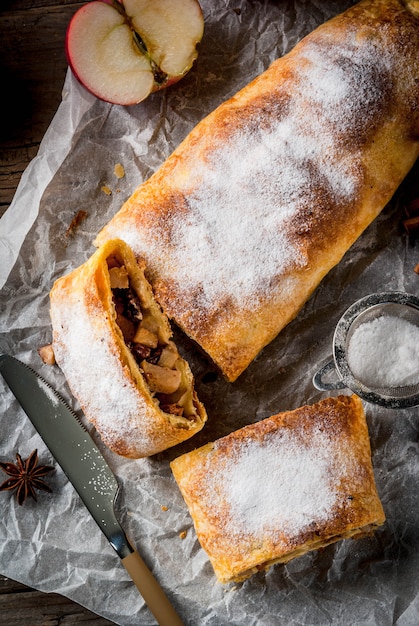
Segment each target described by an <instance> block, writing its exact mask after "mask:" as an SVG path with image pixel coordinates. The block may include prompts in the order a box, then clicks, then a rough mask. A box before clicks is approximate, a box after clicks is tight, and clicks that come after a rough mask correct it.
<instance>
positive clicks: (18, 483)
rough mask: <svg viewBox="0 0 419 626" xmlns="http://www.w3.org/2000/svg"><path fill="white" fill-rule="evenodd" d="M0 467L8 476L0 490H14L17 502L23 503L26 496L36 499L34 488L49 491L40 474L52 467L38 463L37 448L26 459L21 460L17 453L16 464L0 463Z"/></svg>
mask: <svg viewBox="0 0 419 626" xmlns="http://www.w3.org/2000/svg"><path fill="white" fill-rule="evenodd" d="M0 468H1V469H2V470H3V471H4V472H6V474H7V475H8V476H10V478H8V479H7V480H5V481H4V483H3V484H2V485H0V491H13V490H15V493H16V497H17V501H18V503H19V504H23V502H24V501H25V499H26V498H27V497H28V496H30V497H31V498H33V499H34V500H35V501H36V499H37V498H36V493H35V489H40V490H41V491H48V492H49V493H51V489H50V488H49V487H48V485H47V484H46V483H45V482H44V481H43V480H42V476H46V474H48V473H49V472H52V471H53V470H54V468H53V467H52V466H50V465H38V450H34V451H33V452H32V454H31V455H30V456H29V457H28V458H27V459H26V461H23V460H22V457H21V456H20V454H19V453H17V454H16V464H14V463H0Z"/></svg>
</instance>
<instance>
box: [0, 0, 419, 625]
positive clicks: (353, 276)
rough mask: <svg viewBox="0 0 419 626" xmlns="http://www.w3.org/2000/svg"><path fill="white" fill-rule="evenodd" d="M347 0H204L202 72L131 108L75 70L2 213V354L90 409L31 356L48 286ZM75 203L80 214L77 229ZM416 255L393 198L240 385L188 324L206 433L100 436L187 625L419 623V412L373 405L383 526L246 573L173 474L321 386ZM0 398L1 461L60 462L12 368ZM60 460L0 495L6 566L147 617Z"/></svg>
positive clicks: (104, 611)
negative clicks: (222, 557)
mask: <svg viewBox="0 0 419 626" xmlns="http://www.w3.org/2000/svg"><path fill="white" fill-rule="evenodd" d="M350 4H352V2H349V1H347V2H345V1H339V2H338V1H336V2H330V3H326V2H320V1H312V2H309V1H300V2H274V1H268V0H265V1H260V2H256V1H255V2H246V1H244V0H241V1H240V0H238V1H237V2H235V1H229V0H205V1H203V3H202V6H203V11H204V17H205V34H204V38H203V40H202V43H201V47H200V54H199V58H198V61H197V63H196V65H195V66H194V68H193V69H192V70H191V72H190V73H189V74H188V75H187V76H186V77H185V78H184V79H183V80H182V81H181V82H180V83H179V84H178V85H176V86H173V87H171V88H169V89H167V90H166V91H163V92H160V93H156V94H154V95H152V96H151V97H150V98H148V99H147V100H146V101H145V102H143V103H141V104H139V105H137V106H133V107H126V108H124V107H119V106H112V105H110V104H106V103H104V102H101V101H98V100H97V99H95V98H93V97H92V96H90V95H88V94H87V93H86V92H85V91H84V89H83V88H81V87H80V86H79V85H78V84H77V82H76V81H75V80H74V78H73V77H72V75H71V74H70V73H69V74H68V75H67V79H66V82H65V85H64V90H63V101H62V104H61V105H60V107H59V109H58V111H57V114H56V116H55V118H54V119H53V121H52V123H51V127H50V128H49V130H48V132H47V134H46V136H45V139H44V141H43V143H42V145H41V148H40V151H39V154H38V156H37V157H36V158H35V160H34V161H33V162H32V163H31V164H30V165H29V167H28V168H27V170H26V172H25V173H24V175H23V177H22V181H21V184H20V185H19V188H18V190H17V192H16V197H15V199H14V201H13V204H12V205H11V207H10V209H9V210H8V211H7V213H6V214H5V216H4V217H3V219H2V220H1V221H0V255H1V256H0V272H1V274H0V275H1V283H0V284H2V285H3V284H4V286H3V289H2V291H1V293H0V298H1V302H0V305H1V327H0V333H1V334H0V350H1V352H5V353H9V354H12V355H14V356H16V357H17V358H19V359H21V360H22V361H24V362H25V363H28V364H30V365H31V366H32V367H33V368H34V369H36V370H37V371H38V372H39V373H40V374H41V375H43V377H44V378H46V379H47V380H48V381H49V382H50V383H51V384H52V385H53V386H54V387H55V388H56V389H57V390H58V391H59V392H61V394H62V395H63V396H64V397H65V398H66V399H67V401H68V402H69V403H70V404H71V405H72V406H73V407H74V408H75V409H76V410H78V409H79V407H78V405H77V402H76V401H75V400H74V399H73V398H72V397H71V395H70V394H69V392H68V388H67V386H66V383H65V380H64V378H63V376H62V375H61V373H60V371H59V369H58V368H57V367H53V366H47V365H44V364H43V363H42V361H41V360H40V358H39V356H38V354H37V349H38V348H39V347H40V346H42V345H44V344H47V343H49V342H50V340H51V329H50V321H49V313H48V297H49V296H48V294H49V290H50V288H51V286H52V283H53V281H54V280H55V279H56V278H58V277H59V276H61V275H62V274H63V273H67V272H68V271H69V270H71V269H72V268H74V267H76V266H78V265H80V264H81V263H82V262H83V261H84V260H85V259H87V258H88V257H89V256H90V255H91V253H92V252H93V246H92V243H91V242H92V240H93V238H94V237H95V235H96V233H97V232H98V230H99V229H100V227H101V226H102V225H104V224H105V223H106V222H107V221H108V220H109V218H110V217H111V216H112V215H113V214H114V213H115V212H116V211H117V210H118V208H119V207H120V206H121V204H122V203H123V201H124V200H125V199H126V198H128V197H129V195H131V193H132V191H133V190H134V188H135V187H136V186H137V185H138V184H139V183H141V182H142V181H143V180H145V179H147V178H148V177H149V176H150V174H151V173H152V172H154V171H155V170H156V169H157V168H158V166H159V165H160V164H161V163H162V162H163V161H164V160H165V158H166V157H168V156H169V154H170V153H171V152H172V150H173V149H174V148H175V147H176V146H177V145H178V144H179V142H180V141H181V140H182V139H183V138H184V137H185V135H186V134H187V133H188V132H189V131H190V130H191V129H192V128H193V127H194V126H195V124H196V123H197V122H198V121H199V120H200V119H201V118H202V117H204V116H205V115H206V114H207V113H209V112H210V111H212V110H213V109H214V108H215V107H216V106H217V105H218V104H220V103H221V102H222V101H224V100H225V99H227V98H228V97H230V96H231V95H233V94H234V93H235V92H236V91H237V90H238V89H239V88H241V87H243V86H244V85H246V84H247V83H248V82H249V81H250V80H251V79H252V78H253V77H255V76H256V75H258V74H259V73H261V72H262V71H263V70H264V69H266V68H267V67H268V65H269V64H270V63H271V61H273V60H274V59H275V58H277V57H279V56H281V55H283V54H284V53H285V52H287V51H288V50H289V49H290V48H291V47H293V45H294V44H295V43H296V42H297V41H298V40H299V39H301V37H303V36H304V35H305V34H307V33H308V32H309V31H311V30H312V29H313V28H315V27H316V26H317V25H319V24H320V23H322V22H323V21H325V20H326V19H327V18H329V17H331V16H333V15H335V14H337V13H339V12H340V11H342V10H344V9H345V8H347V7H348V6H349V5H350ZM63 45H64V44H63ZM117 163H120V164H122V166H123V167H124V169H125V177H124V178H121V179H118V178H117V177H116V176H115V174H114V167H115V165H116V164H117ZM238 166H239V165H238ZM105 187H106V188H107V189H108V190H110V191H111V194H110V195H108V194H107V193H105V191H104V190H103V189H104V188H105ZM79 211H85V212H86V217H85V219H84V220H82V221H81V222H80V223H79V225H78V226H77V227H75V228H74V230H73V231H71V232H69V231H68V229H69V226H70V224H71V222H72V220H73V218H74V217H75V216H76V215H77V214H78V212H79ZM418 256H419V251H418V244H417V243H416V244H415V243H414V242H411V241H410V240H409V239H408V238H407V237H406V236H405V235H404V234H403V230H402V229H401V209H400V206H399V202H398V197H396V198H395V200H394V202H392V203H391V204H390V205H389V206H388V207H387V208H386V209H385V210H384V211H383V213H382V214H381V215H380V217H379V218H377V220H376V221H375V222H374V223H373V224H372V225H371V227H370V228H369V229H368V230H367V231H366V232H365V233H364V234H363V235H362V237H361V238H360V239H359V240H358V242H357V243H356V244H355V245H354V246H353V248H352V249H351V250H350V251H349V252H348V254H347V255H346V256H345V258H344V259H343V260H342V262H341V263H340V264H339V266H338V267H337V268H335V269H334V270H332V272H330V274H329V275H328V276H327V277H326V278H325V280H324V281H323V283H322V284H321V286H320V287H319V288H318V289H317V291H316V292H315V294H314V295H313V297H312V298H311V299H310V301H309V302H308V303H307V305H306V306H305V307H304V309H303V310H302V311H301V313H300V315H299V316H298V317H297V319H295V320H294V321H293V322H292V323H291V324H290V325H289V326H288V327H287V328H286V329H285V330H284V331H283V332H282V333H281V334H280V336H279V337H278V338H277V339H276V340H275V341H273V342H272V343H271V344H270V345H269V346H268V347H267V348H265V350H263V352H262V353H261V354H260V355H259V356H258V357H257V359H256V360H255V362H254V363H252V364H251V365H250V366H249V368H248V369H247V370H246V371H245V372H244V374H243V375H242V376H241V377H240V378H239V380H238V381H236V382H235V383H233V384H231V383H227V382H226V381H224V380H223V379H222V378H221V377H220V376H214V375H213V374H214V371H213V370H212V368H211V366H210V365H209V364H208V362H207V361H206V360H205V358H204V357H203V356H202V355H201V354H199V353H198V352H197V351H196V350H195V348H194V347H193V346H192V345H191V344H190V342H189V341H188V340H187V338H186V337H184V336H183V335H182V334H181V333H180V332H178V331H176V340H177V342H178V343H179V345H180V349H181V351H182V352H183V354H184V355H185V356H186V358H187V359H188V360H189V362H190V363H191V367H192V369H193V371H194V374H195V376H196V381H197V390H198V393H199V395H200V398H201V399H202V401H203V402H204V403H205V405H206V407H207V411H208V415H209V420H208V424H207V426H206V427H205V428H204V430H203V431H202V432H201V433H199V434H198V435H197V436H195V437H194V438H193V439H191V440H190V441H188V442H185V443H184V444H182V445H180V446H177V447H176V448H173V449H171V450H168V451H167V452H165V453H162V454H160V455H157V456H156V457H153V458H150V459H142V460H136V461H133V460H128V459H124V458H120V457H117V456H116V455H114V454H112V453H110V452H109V451H108V450H106V449H103V446H102V445H101V442H100V440H99V439H98V437H97V436H96V434H95V433H93V436H94V437H95V439H96V441H97V443H98V445H99V446H100V447H101V449H102V450H103V453H104V455H105V456H106V459H107V460H108V462H109V464H110V466H111V467H112V469H113V471H114V472H115V474H116V476H117V479H118V482H119V483H120V485H121V493H120V497H119V499H118V502H117V506H116V511H117V515H118V517H119V520H120V522H121V524H122V526H123V527H124V529H125V530H126V532H127V534H128V536H129V538H130V540H131V542H132V543H133V544H134V545H135V546H136V548H137V549H138V550H139V552H140V553H141V554H142V556H143V558H144V559H145V561H146V562H147V563H148V565H149V567H150V568H151V570H152V571H153V573H154V574H155V576H156V577H157V578H158V580H159V581H160V583H161V585H162V586H163V588H164V589H165V590H166V592H167V594H168V596H169V598H170V600H171V601H172V602H173V604H174V605H175V607H176V609H177V610H178V612H179V613H180V615H181V616H182V618H183V620H184V622H185V624H188V625H190V626H197V625H199V626H201V625H202V626H227V625H228V626H277V625H278V624H287V625H290V626H291V625H297V624H298V625H325V624H333V625H336V626H338V625H339V626H340V625H346V624H351V625H352V624H357V625H367V624H368V626H375V625H376V626H390V625H397V626H414V625H416V624H417V623H418V619H419V595H418V591H419V577H418V572H419V521H418V520H419V488H418V478H417V477H418V475H419V460H418V459H419V457H418V449H419V443H418V433H419V415H418V409H417V408H416V409H409V410H408V409H406V410H403V411H401V410H400V411H391V410H388V409H384V408H380V407H375V406H372V405H365V409H366V413H367V419H368V424H369V429H370V436H371V445H372V452H373V464H374V468H375V475H376V480H377V487H378V491H379V494H380V496H381V499H382V502H383V506H384V509H385V512H386V515H387V521H386V523H385V525H384V526H383V527H382V528H381V529H380V530H378V531H377V532H376V534H375V536H374V537H372V538H366V539H362V540H358V541H343V542H340V543H337V544H335V545H333V546H329V547H328V548H326V549H324V550H322V551H317V552H313V553H311V554H307V555H305V556H303V557H300V558H298V559H295V560H294V561H292V562H290V563H289V564H287V565H278V566H275V567H273V568H271V570H269V571H268V572H267V573H265V572H261V573H259V574H257V575H256V576H253V577H252V578H251V579H250V580H248V581H246V582H244V583H242V584H240V585H227V586H222V585H220V584H219V583H217V582H216V580H215V576H214V573H213V571H212V568H211V566H210V563H209V561H208V558H207V556H206V554H205V552H204V551H203V550H202V548H201V547H200V545H199V542H198V540H197V537H196V535H195V532H194V529H193V525H192V521H191V518H190V516H189V513H188V510H187V508H186V505H185V503H184V501H183V499H182V497H181V495H180V492H179V490H178V488H177V485H176V483H175V481H174V479H173V477H172V475H171V471H170V468H169V461H170V460H171V459H173V458H174V457H175V456H178V455H180V454H181V453H183V452H185V451H187V450H191V449H193V448H195V447H198V446H200V445H203V444H204V443H206V442H207V441H210V440H213V439H216V438H218V437H221V436H223V435H226V434H228V433H229V432H231V431H232V430H235V429H237V428H240V427H242V426H244V425H246V424H248V423H252V422H254V421H256V420H260V419H262V418H263V417H266V416H268V415H272V414H274V413H277V412H279V411H281V410H287V409H292V408H296V407H297V406H300V405H302V404H306V403H312V402H315V401H317V400H319V399H320V398H322V397H324V396H325V395H326V394H325V393H322V392H320V391H317V390H316V389H315V388H314V386H313V384H312V376H313V374H314V373H315V371H316V370H317V368H318V367H319V365H320V364H321V363H322V362H323V361H324V359H326V358H327V357H328V356H329V355H330V353H331V349H332V337H333V331H334V327H335V325H336V323H337V321H338V319H339V318H340V316H341V314H342V313H343V312H344V311H345V310H346V308H347V307H348V306H349V305H350V304H352V302H354V301H355V300H357V299H358V298H360V297H362V296H364V295H366V294H368V293H372V292H375V291H380V290H383V289H389V290H403V291H407V292H411V293H415V294H416V295H418V293H419V277H418V275H417V274H415V272H414V271H413V268H414V266H415V265H416V264H417V262H418V260H419V259H418ZM0 378H1V377H0ZM214 378H215V379H214ZM0 394H1V395H0V407H1V414H0V415H1V416H0V419H1V441H0V460H2V461H6V460H9V461H13V460H14V456H15V454H16V452H19V453H20V454H21V455H22V456H23V457H26V456H27V455H29V454H30V452H31V451H32V450H33V449H35V448H37V449H38V452H39V457H40V462H41V463H48V464H51V463H54V460H53V459H52V458H51V455H50V453H49V452H48V450H47V449H46V447H45V445H44V444H43V442H42V440H41V439H40V438H39V436H38V435H37V433H36V432H35V431H34V429H33V427H32V425H31V424H30V422H29V420H28V419H27V418H26V416H25V414H24V413H23V411H22V410H21V409H20V407H19V406H18V404H17V402H16V401H15V400H14V397H13V396H12V394H11V393H10V392H9V390H8V388H7V386H6V385H5V384H4V382H3V380H2V379H1V380H0ZM55 467H56V471H55V472H54V474H52V475H50V476H48V477H47V479H46V480H47V481H48V483H49V484H50V486H51V487H52V489H53V493H52V494H46V493H41V492H40V493H39V497H38V502H37V503H35V502H33V501H26V502H25V503H24V505H23V506H19V505H18V504H17V502H16V500H15V499H13V498H12V497H11V496H10V494H9V493H0V507H1V511H2V515H1V516H0V541H1V546H2V548H1V551H0V571H1V573H2V574H3V575H4V576H7V577H10V578H13V579H15V580H18V581H21V582H22V583H24V584H27V585H30V586H32V587H35V588H37V589H39V590H41V591H46V592H48V591H51V592H58V593H61V594H63V595H65V596H67V597H69V598H72V599H73V600H75V601H76V602H79V603H80V604H81V605H83V606H85V607H87V608H89V609H90V610H92V611H94V612H96V613H98V614H99V615H102V616H104V617H106V618H108V619H109V620H112V621H114V622H115V623H116V624H121V625H123V626H131V625H134V624H135V625H138V624H141V625H143V626H148V625H151V624H153V623H154V621H153V618H152V616H151V614H150V613H149V611H148V609H147V608H146V607H145V606H144V602H143V600H142V598H141V597H140V595H139V593H138V591H137V589H136V588H135V586H134V585H133V583H132V582H131V580H130V579H129V577H128V574H127V573H126V572H125V570H124V568H123V567H122V565H121V564H120V562H119V559H118V557H117V555H116V554H115V552H114V551H113V549H112V548H111V547H110V546H109V544H108V543H107V541H106V539H105V537H104V536H103V535H102V534H101V532H100V530H99V529H98V527H97V526H96V524H95V522H93V521H92V519H91V518H90V517H89V514H88V512H87V511H86V509H85V508H84V506H83V504H82V503H81V501H80V499H79V498H78V496H77V495H76V494H75V492H74V490H73V488H72V486H71V485H70V484H69V483H68V481H67V479H66V478H65V476H64V474H63V473H62V471H61V470H60V468H59V467H58V466H57V465H56V464H55ZM4 478H6V476H4ZM184 531H186V536H183V533H184Z"/></svg>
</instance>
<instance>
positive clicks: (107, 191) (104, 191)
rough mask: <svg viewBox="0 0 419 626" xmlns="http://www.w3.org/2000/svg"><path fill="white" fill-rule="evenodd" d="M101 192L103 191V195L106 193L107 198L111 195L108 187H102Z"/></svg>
mask: <svg viewBox="0 0 419 626" xmlns="http://www.w3.org/2000/svg"><path fill="white" fill-rule="evenodd" d="M101 190H102V191H103V193H106V195H107V196H111V195H112V189H110V187H108V185H102V187H101Z"/></svg>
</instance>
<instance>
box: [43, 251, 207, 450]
mask: <svg viewBox="0 0 419 626" xmlns="http://www.w3.org/2000/svg"><path fill="white" fill-rule="evenodd" d="M50 313H51V320H52V328H53V350H54V354H55V359H56V361H57V363H58V365H59V366H60V368H61V369H62V371H63V373H64V375H65V377H66V379H67V382H68V384H69V387H70V389H71V391H72V393H73V394H74V396H75V397H76V398H77V399H78V400H79V402H80V405H81V407H82V409H83V411H84V414H85V416H86V418H87V419H88V420H89V421H90V422H91V423H92V424H93V425H94V426H95V427H96V429H97V431H98V432H99V434H100V435H101V438H102V440H103V442H104V443H105V445H107V446H108V447H109V448H110V449H111V450H113V451H114V452H116V453H118V454H120V455H122V456H126V457H132V458H139V457H145V456H150V455H153V454H156V453H157V452H161V451H162V450H165V449H166V448H169V447H171V446H174V445H176V444H177V443H180V442H181V441H184V440H185V439H188V438H189V437H191V436H192V435H194V434H195V433H196V432H198V431H199V430H201V428H202V427H203V426H204V424H205V421H206V419H207V416H206V412H205V409H204V407H203V405H202V404H201V403H200V402H199V400H198V398H197V394H196V392H195V390H194V379H193V376H192V372H191V370H190V368H189V366H188V364H187V363H186V361H185V360H184V359H182V358H181V357H180V355H179V353H178V350H177V347H176V345H175V343H174V342H173V341H172V339H171V337H172V331H171V328H170V324H169V322H168V320H167V318H166V316H165V315H164V314H163V312H162V311H161V308H160V306H159V305H158V304H157V303H156V301H155V300H154V297H153V293H152V289H151V286H150V284H149V283H148V282H147V281H146V279H145V277H144V272H143V268H142V267H140V266H139V264H138V263H137V261H136V259H135V257H134V254H133V252H132V251H131V250H130V248H129V247H128V246H127V244H125V243H124V242H123V241H119V240H114V241H108V242H107V243H106V244H105V245H104V246H102V247H101V248H99V249H98V250H97V251H96V252H95V253H94V254H93V255H92V256H91V257H90V259H88V260H87V261H86V262H85V263H84V264H83V265H81V266H80V267H79V268H77V269H75V270H73V271H72V272H70V273H69V274H67V275H66V276H63V277H62V278H59V279H58V280H57V281H56V282H55V283H54V285H53V288H52V290H51V294H50Z"/></svg>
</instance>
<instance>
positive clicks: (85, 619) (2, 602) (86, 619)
mask: <svg viewBox="0 0 419 626" xmlns="http://www.w3.org/2000/svg"><path fill="white" fill-rule="evenodd" d="M0 624H4V625H6V624H7V626H58V624H59V625H60V626H63V625H66V624H67V625H68V626H70V625H71V624H83V625H89V626H109V625H111V624H113V622H110V621H108V620H106V619H104V618H103V617H99V616H98V615H95V614H94V613H92V612H91V611H88V610H87V609H85V608H83V607H81V606H79V605H78V604H75V603H74V602H71V600H68V599H67V598H64V597H63V596H60V595H59V594H56V593H41V592H39V591H35V590H34V589H29V588H28V587H25V586H24V585H21V584H20V583H18V582H15V581H13V580H11V579H9V578H5V577H3V576H0Z"/></svg>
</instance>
